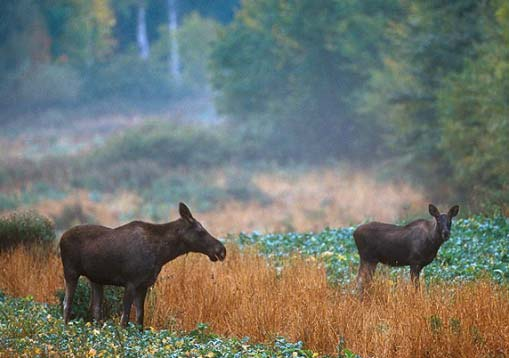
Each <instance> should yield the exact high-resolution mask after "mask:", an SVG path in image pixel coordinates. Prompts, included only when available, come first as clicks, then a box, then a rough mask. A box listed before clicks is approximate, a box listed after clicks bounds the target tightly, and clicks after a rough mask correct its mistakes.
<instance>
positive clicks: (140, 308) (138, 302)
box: [134, 287, 147, 329]
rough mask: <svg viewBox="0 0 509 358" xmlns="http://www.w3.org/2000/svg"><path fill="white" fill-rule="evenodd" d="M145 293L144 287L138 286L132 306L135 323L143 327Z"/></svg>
mask: <svg viewBox="0 0 509 358" xmlns="http://www.w3.org/2000/svg"><path fill="white" fill-rule="evenodd" d="M146 295H147V288H146V287H139V288H138V289H137V290H136V295H135V296H134V307H135V308H136V324H137V325H138V326H139V327H140V329H143V318H144V315H145V296H146Z"/></svg>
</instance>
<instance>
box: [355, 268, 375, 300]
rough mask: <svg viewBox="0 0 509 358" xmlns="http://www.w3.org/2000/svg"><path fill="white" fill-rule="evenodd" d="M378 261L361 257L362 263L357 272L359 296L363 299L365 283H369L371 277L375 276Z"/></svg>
mask: <svg viewBox="0 0 509 358" xmlns="http://www.w3.org/2000/svg"><path fill="white" fill-rule="evenodd" d="M376 265H377V263H376V262H368V261H365V260H362V259H361V263H360V265H359V272H358V274H357V291H358V293H359V297H360V299H361V300H362V298H363V297H362V296H363V293H364V285H365V284H369V282H371V279H372V278H373V274H374V273H375V270H376Z"/></svg>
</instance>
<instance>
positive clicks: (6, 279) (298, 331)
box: [0, 246, 509, 357]
mask: <svg viewBox="0 0 509 358" xmlns="http://www.w3.org/2000/svg"><path fill="white" fill-rule="evenodd" d="M0 267H2V270H1V272H0V287H1V288H2V289H3V290H4V291H5V292H7V293H9V294H13V295H19V296H25V295H28V294H30V295H33V296H34V297H35V298H36V299H38V300H42V301H50V302H54V300H55V299H54V295H53V294H54V291H55V290H56V289H57V288H60V287H61V286H62V284H63V279H62V270H61V266H60V263H59V259H58V257H57V256H55V255H54V256H50V257H49V258H48V259H47V260H44V259H43V258H42V257H38V256H37V255H35V256H34V254H33V253H32V252H30V251H27V250H26V249H23V248H19V249H17V250H16V251H14V252H13V253H9V254H1V255H0ZM400 281H401V282H397V283H394V282H392V281H390V280H389V279H387V278H386V277H383V276H381V277H378V279H377V280H376V282H375V284H374V285H373V287H372V288H371V292H370V295H369V297H368V298H367V299H366V300H365V301H364V302H359V300H358V299H357V298H356V297H355V296H354V295H352V294H351V289H352V288H351V287H346V288H334V287H331V286H330V285H329V284H328V283H327V280H326V276H325V271H324V269H323V268H322V267H320V266H319V264H318V263H316V262H312V261H309V260H308V261H306V260H303V259H300V258H293V259H292V260H290V261H289V262H288V263H287V264H286V265H285V266H284V269H282V270H281V271H278V270H277V269H276V268H275V267H274V266H273V265H270V264H269V263H268V262H267V261H266V260H265V259H264V258H261V257H259V256H258V255H256V254H255V253H253V252H240V251H239V250H238V249H237V248H236V247H232V246H230V247H229V248H228V256H227V259H226V261H225V262H223V263H212V262H210V261H209V260H208V259H207V258H206V257H204V256H201V255H196V254H190V255H188V256H184V257H181V258H178V259H177V260H175V261H173V262H171V263H169V264H168V265H167V266H165V268H164V269H163V271H162V272H161V275H160V276H159V279H158V281H157V283H156V285H155V286H154V288H153V289H152V290H151V292H150V294H149V295H148V297H147V302H146V325H149V326H153V327H156V328H184V329H186V330H187V329H192V328H194V327H195V326H196V324H197V323H198V322H208V323H210V325H211V327H212V330H213V331H214V332H216V333H219V334H221V335H228V336H237V337H244V336H249V337H251V339H252V340H253V341H269V340H271V339H273V338H274V337H275V336H277V335H282V336H285V337H287V338H289V339H291V340H302V341H304V342H305V344H306V346H307V347H309V348H311V349H314V350H317V351H319V352H322V353H334V351H335V348H336V345H337V343H338V341H339V340H340V338H341V337H343V338H344V339H345V341H346V346H347V347H348V348H349V349H352V350H353V351H355V352H357V353H359V354H361V355H363V356H376V357H424V356H427V357H451V356H469V357H473V356H504V355H507V354H509V325H508V322H509V290H508V288H507V287H506V286H499V285H495V284H493V283H491V282H488V281H477V282H471V283H465V284H458V285H456V284H455V285H451V284H448V283H443V284H434V285H432V286H431V287H429V288H428V289H425V290H423V291H422V292H420V293H416V292H415V291H414V289H413V287H412V286H409V285H408V284H407V283H406V281H407V280H400Z"/></svg>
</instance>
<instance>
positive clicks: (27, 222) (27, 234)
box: [0, 211, 55, 251]
mask: <svg viewBox="0 0 509 358" xmlns="http://www.w3.org/2000/svg"><path fill="white" fill-rule="evenodd" d="M54 240H55V231H54V229H53V224H52V223H51V221H50V220H48V219H47V218H46V217H43V216H41V215H39V214H37V213H35V212H31V211H27V212H18V213H13V214H10V215H8V216H6V217H1V218H0V251H2V250H6V249H11V248H14V247H16V246H18V245H21V244H23V245H41V246H49V245H51V244H52V243H53V242H54Z"/></svg>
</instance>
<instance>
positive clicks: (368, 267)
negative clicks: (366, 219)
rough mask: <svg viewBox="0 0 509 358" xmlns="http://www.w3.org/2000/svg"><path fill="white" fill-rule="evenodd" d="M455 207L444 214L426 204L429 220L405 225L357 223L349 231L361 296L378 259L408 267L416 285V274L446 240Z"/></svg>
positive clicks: (431, 259) (455, 210) (456, 212)
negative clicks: (352, 243)
mask: <svg viewBox="0 0 509 358" xmlns="http://www.w3.org/2000/svg"><path fill="white" fill-rule="evenodd" d="M458 211H459V206H458V205H455V206H453V207H452V208H451V209H450V210H449V212H448V213H447V214H441V213H440V211H439V210H438V209H437V207H436V206H435V205H433V204H429V213H430V214H431V216H433V219H432V220H424V219H420V220H416V221H413V222H411V223H409V224H407V225H405V226H397V225H392V224H384V223H379V222H370V223H368V224H364V225H361V226H359V227H358V228H357V229H356V230H355V231H354V233H353V237H354V239H355V244H356V245H357V249H358V251H359V256H360V261H361V262H360V266H359V273H358V274H357V287H358V290H359V294H360V296H361V298H362V293H363V289H364V287H363V286H364V283H368V282H369V281H371V279H372V277H373V274H374V272H375V270H376V266H377V264H378V263H379V262H381V263H383V264H386V265H390V266H410V276H411V279H412V281H413V282H414V284H415V287H416V288H418V287H419V274H420V273H421V270H422V268H423V267H424V266H426V265H428V264H429V263H431V261H433V259H434V258H435V256H436V255H437V252H438V249H439V248H440V246H441V245H442V244H443V243H444V242H445V241H447V240H448V239H449V236H450V234H451V223H452V218H453V217H455V216H456V215H458Z"/></svg>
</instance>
